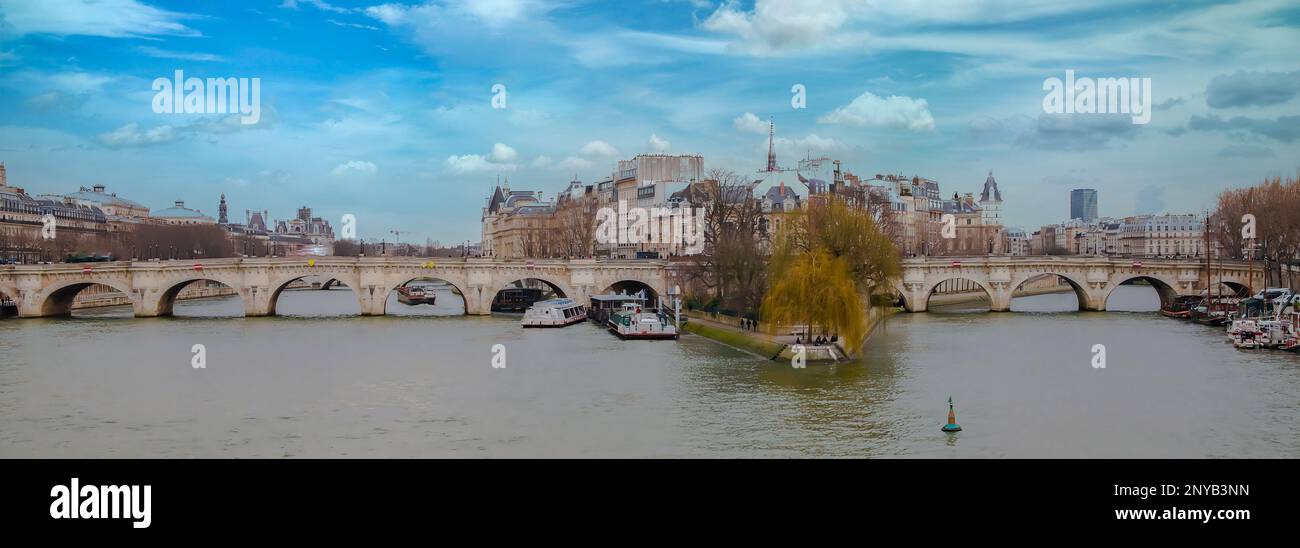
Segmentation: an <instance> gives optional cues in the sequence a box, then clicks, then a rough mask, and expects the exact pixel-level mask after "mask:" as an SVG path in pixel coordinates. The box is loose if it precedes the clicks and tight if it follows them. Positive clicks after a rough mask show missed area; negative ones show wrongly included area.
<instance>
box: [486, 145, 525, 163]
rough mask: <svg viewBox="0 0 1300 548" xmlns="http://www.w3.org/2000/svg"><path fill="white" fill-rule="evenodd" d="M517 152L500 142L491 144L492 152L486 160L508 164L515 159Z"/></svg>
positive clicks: (517, 155)
mask: <svg viewBox="0 0 1300 548" xmlns="http://www.w3.org/2000/svg"><path fill="white" fill-rule="evenodd" d="M518 157H519V153H517V152H515V149H513V148H510V147H509V146H506V145H504V144H502V143H497V144H494V145H492V154H490V155H488V161H490V162H492V163H496V164H508V163H510V162H513V161H515V159H516V158H518Z"/></svg>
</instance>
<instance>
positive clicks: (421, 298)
mask: <svg viewBox="0 0 1300 548" xmlns="http://www.w3.org/2000/svg"><path fill="white" fill-rule="evenodd" d="M437 299H438V297H437V295H436V294H435V293H434V292H433V291H425V289H424V288H423V287H420V286H418V285H404V286H402V287H399V288H397V302H399V303H402V304H405V305H409V306H415V305H417V304H434V303H435V302H436V301H437Z"/></svg>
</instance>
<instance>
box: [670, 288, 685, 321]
mask: <svg viewBox="0 0 1300 548" xmlns="http://www.w3.org/2000/svg"><path fill="white" fill-rule="evenodd" d="M681 294H682V287H681V286H679V285H674V286H673V287H672V289H669V290H668V298H669V299H672V301H673V323H674V324H675V325H676V326H677V329H678V331H679V332H680V331H681V328H682V299H681Z"/></svg>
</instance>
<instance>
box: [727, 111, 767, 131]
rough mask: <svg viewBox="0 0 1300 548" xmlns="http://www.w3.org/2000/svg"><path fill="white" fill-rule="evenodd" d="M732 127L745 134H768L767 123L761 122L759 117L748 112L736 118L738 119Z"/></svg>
mask: <svg viewBox="0 0 1300 548" xmlns="http://www.w3.org/2000/svg"><path fill="white" fill-rule="evenodd" d="M731 125H733V126H735V127H736V129H738V130H740V131H743V132H745V133H758V134H766V133H767V122H764V121H762V120H759V119H758V116H754V113H752V112H746V113H744V114H742V115H740V116H738V117H736V119H735V120H733V121H732V122H731Z"/></svg>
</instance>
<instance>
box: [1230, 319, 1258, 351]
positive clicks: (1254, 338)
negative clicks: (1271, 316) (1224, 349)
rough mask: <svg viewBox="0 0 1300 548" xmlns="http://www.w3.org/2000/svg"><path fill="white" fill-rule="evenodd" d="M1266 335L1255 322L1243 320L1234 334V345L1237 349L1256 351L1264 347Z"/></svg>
mask: <svg viewBox="0 0 1300 548" xmlns="http://www.w3.org/2000/svg"><path fill="white" fill-rule="evenodd" d="M1264 338H1265V334H1264V333H1263V332H1262V331H1260V330H1259V328H1258V327H1257V324H1256V323H1255V320H1242V321H1241V323H1240V324H1238V325H1237V331H1236V333H1233V334H1232V345H1233V346H1235V347H1237V348H1245V349H1251V350H1253V349H1256V348H1263V347H1264Z"/></svg>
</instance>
